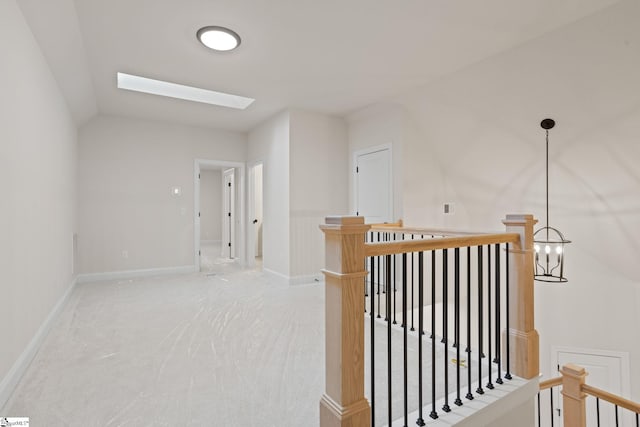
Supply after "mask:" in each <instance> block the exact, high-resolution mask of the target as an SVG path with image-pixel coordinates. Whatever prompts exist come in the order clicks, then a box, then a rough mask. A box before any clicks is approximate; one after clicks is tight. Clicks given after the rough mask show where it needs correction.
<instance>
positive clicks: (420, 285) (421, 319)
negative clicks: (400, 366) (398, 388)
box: [416, 252, 425, 426]
mask: <svg viewBox="0 0 640 427" xmlns="http://www.w3.org/2000/svg"><path fill="white" fill-rule="evenodd" d="M418 305H419V306H420V308H419V309H418V331H419V332H418V419H417V420H416V424H417V425H419V426H424V425H425V422H424V418H423V417H422V335H424V333H423V332H421V331H424V311H423V310H424V253H423V252H418Z"/></svg>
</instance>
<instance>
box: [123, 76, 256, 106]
mask: <svg viewBox="0 0 640 427" xmlns="http://www.w3.org/2000/svg"><path fill="white" fill-rule="evenodd" d="M117 76H118V88H119V89H126V90H133V91H136V92H143V93H150V94H152V95H160V96H167V97H170V98H177V99H184V100H187V101H194V102H202V103H205V104H211V105H218V106H221V107H228V108H237V109H239V110H244V109H245V108H247V107H248V106H249V105H251V103H252V102H253V101H255V99H253V98H245V97H243V96H238V95H231V94H228V93H223V92H215V91H213V90H208V89H201V88H197V87H193V86H185V85H181V84H177V83H170V82H165V81H162V80H154V79H149V78H147V77H140V76H134V75H132V74H125V73H117Z"/></svg>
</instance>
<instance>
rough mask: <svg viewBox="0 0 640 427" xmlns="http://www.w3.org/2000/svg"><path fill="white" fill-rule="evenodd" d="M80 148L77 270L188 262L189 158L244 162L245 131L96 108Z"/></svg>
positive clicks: (191, 163)
mask: <svg viewBox="0 0 640 427" xmlns="http://www.w3.org/2000/svg"><path fill="white" fill-rule="evenodd" d="M79 156H80V158H79V187H80V188H79V192H80V193H79V222H80V234H79V248H80V255H81V256H80V268H81V272H82V273H101V272H116V271H127V270H140V269H156V268H173V267H182V266H192V265H193V260H194V254H193V251H194V241H193V239H194V229H193V227H194V223H193V222H194V220H193V218H194V214H193V208H194V193H193V192H194V182H193V173H194V159H196V158H199V159H209V160H225V161H238V162H243V161H244V159H245V156H246V136H245V135H244V134H240V133H234V132H224V131H217V130H211V129H200V128H195V127H189V126H183V125H174V124H167V123H162V122H153V121H145V120H135V119H125V118H119V117H109V116H100V117H98V118H95V119H93V120H92V121H90V122H89V123H88V124H86V125H85V126H83V127H82V128H81V129H80V149H79ZM174 186H178V187H181V188H182V196H181V197H174V196H172V195H171V188H172V187H174ZM125 251H126V252H125Z"/></svg>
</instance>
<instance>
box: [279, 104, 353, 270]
mask: <svg viewBox="0 0 640 427" xmlns="http://www.w3.org/2000/svg"><path fill="white" fill-rule="evenodd" d="M290 132H291V133H290V170H291V186H290V191H291V202H290V213H291V276H292V277H294V278H296V277H297V278H300V280H304V278H305V277H309V276H320V270H321V269H322V268H324V236H323V234H322V232H321V231H320V229H319V228H318V226H319V225H320V224H322V223H324V218H325V217H326V216H327V215H347V214H348V198H349V191H348V186H347V182H348V175H347V170H348V140H347V127H346V123H345V121H344V120H343V119H340V118H335V117H329V116H326V115H323V114H317V113H310V112H304V111H299V110H294V111H291V114H290Z"/></svg>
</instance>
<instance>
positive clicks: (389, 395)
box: [385, 255, 393, 425]
mask: <svg viewBox="0 0 640 427" xmlns="http://www.w3.org/2000/svg"><path fill="white" fill-rule="evenodd" d="M385 258H386V263H387V271H386V276H387V282H386V284H387V286H389V284H390V283H391V259H392V258H391V255H385ZM387 289H389V288H388V287H387ZM386 306H387V313H388V312H389V310H391V292H387V297H386ZM387 317H389V316H387ZM391 391H392V390H391V319H390V318H387V405H388V407H387V408H388V411H387V412H388V414H387V416H388V425H391V423H392V421H393V420H392V418H391V406H392V405H391V396H392V394H391Z"/></svg>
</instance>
